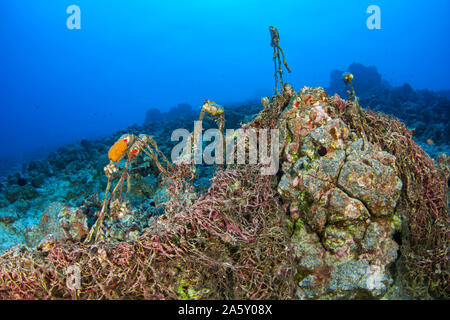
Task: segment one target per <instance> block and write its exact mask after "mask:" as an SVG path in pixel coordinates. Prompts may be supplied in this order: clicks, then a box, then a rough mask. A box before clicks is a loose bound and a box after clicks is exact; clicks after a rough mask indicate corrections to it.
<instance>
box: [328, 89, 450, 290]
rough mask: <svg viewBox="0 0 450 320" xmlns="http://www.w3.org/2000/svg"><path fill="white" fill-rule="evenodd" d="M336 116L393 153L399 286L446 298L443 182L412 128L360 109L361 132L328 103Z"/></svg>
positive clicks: (353, 118)
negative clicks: (396, 178)
mask: <svg viewBox="0 0 450 320" xmlns="http://www.w3.org/2000/svg"><path fill="white" fill-rule="evenodd" d="M330 102H331V103H332V104H334V105H335V106H336V107H337V108H336V109H337V110H338V112H339V113H340V114H339V116H340V117H341V118H342V119H343V120H344V121H345V122H346V123H347V124H348V125H349V126H350V127H351V128H352V130H354V131H356V132H358V134H359V135H360V136H363V134H364V133H365V134H366V135H367V139H368V140H369V141H370V142H371V143H374V144H378V145H380V146H381V147H382V149H383V150H385V151H387V152H389V153H391V154H393V155H395V157H396V159H397V160H396V166H397V168H398V170H399V173H400V177H401V179H402V182H403V189H402V194H401V196H400V200H399V204H398V206H397V210H398V211H399V212H400V213H401V214H402V216H403V219H405V221H404V222H403V224H402V225H403V230H402V246H401V253H402V261H401V267H402V268H403V270H402V271H401V272H400V274H401V275H402V278H401V282H402V286H403V288H404V289H405V290H406V292H407V293H408V294H410V295H412V296H416V297H420V298H429V297H438V298H441V297H448V295H449V265H448V256H449V252H448V248H449V232H448V226H449V225H450V220H449V216H448V186H447V179H448V177H446V176H445V173H444V171H443V170H441V169H440V168H439V167H438V166H436V164H435V163H434V162H433V160H432V159H431V158H430V157H429V156H428V155H427V154H426V153H425V151H423V150H422V148H420V147H419V146H418V145H417V144H416V143H415V142H414V140H413V130H410V129H408V128H407V127H406V126H405V124H404V123H403V122H401V121H400V120H398V119H397V118H395V117H392V116H388V115H386V114H383V113H376V112H373V111H371V110H366V109H361V116H362V117H363V120H364V121H363V123H364V131H365V132H361V128H360V127H358V126H356V125H355V123H358V122H357V118H358V117H359V116H360V115H358V114H357V113H356V112H354V111H353V110H352V108H348V107H346V106H349V104H348V103H346V102H344V101H343V100H341V99H339V97H334V98H333V100H331V101H330Z"/></svg>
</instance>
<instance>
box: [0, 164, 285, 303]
mask: <svg viewBox="0 0 450 320" xmlns="http://www.w3.org/2000/svg"><path fill="white" fill-rule="evenodd" d="M181 169H182V168H181ZM181 169H180V170H181ZM181 176H182V172H181V174H180V175H179V176H178V177H177V178H175V177H174V176H173V177H172V181H171V182H170V184H169V193H171V194H176V195H177V196H172V197H171V200H170V201H169V202H168V203H167V210H166V213H165V214H164V215H163V216H161V217H160V218H159V219H155V220H154V224H153V225H152V227H151V228H150V230H149V231H147V232H146V233H145V234H143V235H142V236H141V237H140V238H139V239H138V241H135V242H120V243H115V244H114V243H105V242H99V243H97V244H93V245H89V244H84V243H58V244H56V245H55V246H54V247H53V248H52V249H50V251H48V252H47V253H42V252H37V251H33V250H30V249H27V248H23V247H22V248H20V247H16V248H12V249H10V250H9V251H8V252H6V253H5V254H4V255H3V256H1V257H0V265H1V266H2V267H1V271H0V299H288V298H291V297H292V288H291V283H292V281H291V279H292V276H293V263H292V255H291V254H290V249H289V245H288V244H289V236H288V234H287V232H286V231H285V230H284V228H283V218H284V212H283V210H282V208H281V207H280V205H279V203H278V200H277V198H276V191H274V188H273V185H272V181H271V178H270V177H268V176H262V175H260V172H259V169H258V168H257V167H255V166H248V167H245V168H236V169H230V170H226V171H218V172H217V174H216V175H215V177H214V178H213V179H212V185H211V187H210V189H209V190H208V192H206V193H205V194H203V195H201V196H200V198H199V199H197V200H196V201H195V202H194V203H192V204H190V203H189V201H188V200H186V199H185V197H182V193H181V192H182V191H186V188H187V184H184V183H183V181H182V178H181ZM71 266H75V267H76V268H79V271H80V272H79V274H80V283H79V284H80V286H79V288H78V289H77V288H75V289H70V288H69V287H71V286H68V282H67V281H68V280H69V275H68V274H67V270H68V268H73V267H71ZM72 288H73V287H72Z"/></svg>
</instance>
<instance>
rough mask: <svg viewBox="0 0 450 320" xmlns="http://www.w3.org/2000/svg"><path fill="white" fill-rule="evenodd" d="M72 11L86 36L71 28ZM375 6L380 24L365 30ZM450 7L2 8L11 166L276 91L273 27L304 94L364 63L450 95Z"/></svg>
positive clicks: (94, 0)
mask: <svg viewBox="0 0 450 320" xmlns="http://www.w3.org/2000/svg"><path fill="white" fill-rule="evenodd" d="M71 5H76V6H77V7H78V8H79V9H80V29H69V28H68V26H67V20H68V19H70V17H71V15H72V12H69V13H67V9H68V7H69V6H71ZM371 5H376V6H378V7H379V9H380V21H381V29H369V28H368V27H367V20H368V19H369V18H370V16H371V14H370V13H367V9H368V7H369V6H371ZM449 9H450V2H448V1H447V0H435V1H419V0H413V1H410V0H409V1H406V0H405V1H403V0H398V1H382V0H370V1H366V0H351V1H333V0H321V1H298V0H297V1H295V0H294V1H266V0H262V1H257V0H250V1H246V0H242V1H208V0H204V1H185V0H183V1H181V0H180V1H176V0H174V1H148V0H147V1H144V0H133V1H124V0H121V1H104V0H70V1H66V0H60V1H53V0H23V1H20V2H19V1H13V0H5V1H1V2H0V44H1V50H0V110H1V117H0V143H1V146H2V148H0V158H1V159H3V160H2V161H3V162H4V165H6V163H7V161H12V162H8V165H9V164H11V165H13V164H14V163H19V162H20V161H22V160H23V159H25V158H26V157H27V155H28V157H31V158H33V157H39V156H41V155H44V154H46V152H48V151H49V150H53V149H54V148H56V147H57V146H59V145H63V144H66V143H70V142H75V141H79V140H81V139H84V138H88V139H89V138H95V137H102V136H106V135H109V134H111V133H112V132H114V131H116V130H118V129H123V128H125V127H127V126H129V125H131V124H133V123H138V124H140V123H142V122H143V120H144V117H145V113H146V111H147V110H148V109H149V108H157V109H160V110H162V111H167V110H169V108H170V107H172V106H175V105H177V104H178V103H189V104H191V105H193V106H194V107H196V106H200V105H201V103H202V102H203V101H204V100H205V99H214V100H215V101H218V102H220V103H222V104H227V103H233V102H239V101H243V100H246V99H259V98H260V97H261V96H265V95H271V94H272V93H273V86H274V85H273V82H274V80H273V62H272V47H270V36H269V30H268V26H270V25H273V26H276V27H277V28H278V30H279V32H280V39H281V40H280V46H281V47H282V48H283V50H284V52H285V55H286V61H287V63H288V64H289V67H290V68H291V70H292V73H290V74H285V80H287V81H288V82H290V83H292V84H293V85H294V87H296V89H299V87H302V86H304V85H308V86H322V87H327V86H328V85H329V78H330V72H331V71H332V70H334V69H341V70H345V69H346V68H347V66H348V65H350V64H351V63H352V62H359V63H362V64H364V65H373V66H376V67H377V68H378V71H379V72H380V74H381V75H382V76H383V79H384V80H386V81H388V82H389V83H390V84H391V85H393V86H397V85H402V84H403V83H405V82H407V83H409V84H410V85H411V87H412V88H414V89H425V88H426V89H430V90H448V89H450V78H449V77H448V74H449V72H450V62H449V59H448V57H449V56H450V44H449V42H448V39H449V35H450V28H449V24H450V22H449V19H448V14H449V12H450V10H449ZM8 159H9V160H8ZM11 159H13V160H11ZM27 159H28V158H27Z"/></svg>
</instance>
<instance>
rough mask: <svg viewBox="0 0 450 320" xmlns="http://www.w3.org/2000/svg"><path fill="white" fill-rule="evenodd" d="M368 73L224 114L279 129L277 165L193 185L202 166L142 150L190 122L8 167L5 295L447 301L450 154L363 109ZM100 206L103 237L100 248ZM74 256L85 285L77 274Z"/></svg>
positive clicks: (211, 176)
mask: <svg viewBox="0 0 450 320" xmlns="http://www.w3.org/2000/svg"><path fill="white" fill-rule="evenodd" d="M357 79H358V77H357V76H355V88H354V89H352V95H351V96H350V97H351V101H346V100H343V99H341V98H340V96H339V95H334V96H327V95H326V93H325V91H324V90H323V89H322V88H309V87H304V88H302V89H301V90H299V91H294V90H293V88H292V86H290V85H288V84H285V86H284V89H285V90H283V92H282V93H280V94H277V95H275V96H273V97H272V98H271V99H270V98H268V97H267V98H264V99H263V107H264V108H263V110H261V111H260V112H259V113H258V114H256V115H254V113H256V112H257V111H256V112H255V110H258V108H259V109H260V108H261V107H260V106H258V108H257V107H255V108H248V109H249V110H247V111H248V114H242V113H239V112H238V111H237V110H235V109H231V110H225V113H226V115H227V124H229V125H230V123H231V125H239V126H240V122H245V123H243V124H242V127H243V128H254V129H256V130H257V132H258V134H259V131H258V130H259V129H269V128H272V129H279V131H280V146H279V147H280V155H281V156H280V171H279V173H278V174H277V175H273V176H265V175H261V174H260V170H259V169H260V168H259V167H258V166H256V165H230V166H228V167H227V168H223V169H219V168H215V171H214V170H213V169H212V168H206V167H204V166H198V179H197V180H195V181H191V178H192V170H191V169H192V168H191V167H190V166H189V165H185V164H177V165H173V166H171V167H170V170H161V168H162V167H161V164H160V165H158V162H157V161H155V157H154V154H153V153H152V151H151V150H147V151H148V154H147V153H145V152H144V154H141V155H142V156H139V157H138V156H137V155H138V154H140V151H142V150H143V147H144V146H149V144H148V143H147V138H145V137H146V135H149V134H150V132H152V133H151V135H152V136H154V138H155V141H153V142H154V144H153V143H151V145H152V146H153V148H154V149H155V150H156V152H157V153H158V155H160V156H161V158H163V156H164V155H167V154H168V153H169V151H170V147H171V145H170V144H169V143H168V142H167V141H164V139H163V138H162V137H168V136H170V133H171V131H172V130H173V129H176V128H179V127H180V126H183V125H184V124H185V125H186V128H191V129H192V122H191V121H190V120H181V119H180V120H177V121H167V122H165V123H164V124H163V125H161V126H158V125H154V124H145V125H143V126H137V125H136V126H132V127H130V128H128V129H127V130H126V131H121V132H117V133H116V134H114V135H113V136H112V137H109V138H107V139H104V140H102V141H101V142H97V143H94V142H87V141H84V142H82V143H79V144H75V145H71V146H67V147H65V148H63V149H62V150H59V151H58V152H57V153H54V154H52V155H51V156H50V157H49V158H48V160H46V161H40V162H35V163H32V164H30V165H29V166H28V168H26V169H25V170H23V171H22V172H21V173H20V174H19V175H10V176H9V178H8V179H7V180H6V181H4V182H3V183H2V190H1V192H0V194H1V197H0V204H1V208H0V232H1V233H0V235H1V237H2V238H1V239H0V240H1V241H2V245H3V247H2V249H4V250H5V252H4V253H3V255H2V256H0V264H1V266H2V267H1V269H0V298H3V299H6V298H15V299H70V298H72V299H373V298H375V299H379V298H383V297H384V298H398V296H396V295H395V293H394V292H400V294H401V295H408V297H415V298H448V296H449V292H448V281H449V272H448V270H449V267H448V242H449V234H448V226H449V217H448V189H449V185H448V184H449V182H448V181H449V177H450V174H449V172H450V169H449V160H448V155H445V154H443V155H440V156H439V157H438V159H437V162H434V161H433V160H432V159H431V158H430V157H429V156H428V155H427V154H426V153H425V152H424V151H423V150H422V148H420V146H418V145H417V144H416V143H415V142H414V139H413V131H412V130H410V129H408V128H407V127H406V126H405V124H403V123H402V122H401V121H399V120H398V119H396V118H394V117H392V116H388V115H385V114H382V113H376V112H374V111H372V110H368V109H364V108H360V107H359V102H358V99H357V97H356V94H355V92H354V91H355V89H356V90H357V88H358V87H357V86H356V83H357V82H356V81H357ZM352 80H353V79H352ZM349 83H350V80H349ZM360 101H362V100H360ZM240 109H241V110H245V108H240ZM205 125H206V127H207V126H209V127H212V126H215V123H214V122H213V121H209V123H208V122H207V121H206V120H205ZM152 130H153V131H152ZM139 134H143V135H139ZM127 137H134V140H133V141H134V142H133V143H132V142H131V140H128V138H127ZM124 139H127V141H124V142H125V143H126V144H127V148H126V150H125V151H124V148H122V149H121V148H120V146H119V147H118V148H117V149H116V148H115V147H113V149H114V150H113V152H111V155H110V157H109V158H110V159H109V161H110V162H109V164H108V150H110V147H111V146H114V145H115V143H117V141H120V140H124ZM135 143H137V144H135ZM156 145H157V146H158V147H156ZM133 150H137V151H136V153H134V152H133ZM116 151H117V152H116ZM159 151H161V153H159ZM122 159H123V160H122ZM120 160H122V161H120ZM105 165H106V167H105V171H104V166H105ZM43 172H46V174H44V173H43ZM104 173H106V176H105V174H104ZM41 175H43V179H40V178H39V179H38V180H37V181H36V182H35V183H34V184H33V183H32V181H33V180H34V179H36V178H38V177H39V176H41ZM115 177H119V180H118V182H117V183H116V186H115V190H118V191H117V192H116V193H115V192H112V193H109V188H108V186H109V185H110V184H111V183H112V180H113V179H115ZM125 181H126V191H125V190H123V191H122V190H121V188H122V186H123V185H124V182H125ZM105 187H106V188H105ZM105 189H106V190H105ZM100 199H105V200H104V201H103V202H102V201H101V200H100ZM102 212H103V213H105V214H104V221H103V226H102V230H103V235H104V236H103V237H99V238H98V239H96V240H97V241H94V243H92V242H91V243H88V242H89V241H85V240H86V237H87V235H88V231H89V230H94V229H93V228H92V227H93V226H95V225H96V222H98V221H99V220H100V219H99V216H100V215H99V213H102ZM25 235H26V236H25ZM3 241H4V242H3ZM20 243H21V244H26V245H27V246H24V245H18V246H15V247H13V248H11V246H13V245H16V244H20ZM72 266H77V267H78V268H79V269H80V276H81V282H80V288H78V289H73V288H72V289H71V288H69V287H68V286H67V284H66V281H67V280H68V274H67V269H68V268H69V267H72Z"/></svg>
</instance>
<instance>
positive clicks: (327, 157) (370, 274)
mask: <svg viewBox="0 0 450 320" xmlns="http://www.w3.org/2000/svg"><path fill="white" fill-rule="evenodd" d="M323 96H324V91H323V89H321V88H308V87H305V88H303V89H302V90H300V91H299V92H298V93H297V94H296V95H295V96H293V98H292V99H291V103H290V104H289V105H288V107H287V108H286V109H285V110H284V112H283V114H282V115H281V116H280V119H279V127H280V129H281V139H280V140H281V141H284V142H285V144H284V145H283V146H282V150H281V154H283V156H284V158H283V159H282V170H283V175H282V177H281V180H280V182H279V184H278V191H279V193H280V195H281V196H282V199H283V201H284V202H285V203H286V204H287V206H288V207H289V208H296V209H295V210H299V211H301V212H303V214H302V215H301V217H300V218H299V220H297V221H296V223H295V225H294V227H293V237H292V240H293V244H294V246H295V247H296V256H297V263H298V274H297V276H296V285H297V291H296V295H297V297H299V298H331V297H332V298H364V297H380V296H382V295H383V294H385V293H386V291H387V289H388V287H389V285H390V284H391V283H392V277H391V274H390V271H389V266H390V265H391V264H392V263H393V262H394V261H395V259H396V257H397V250H398V245H397V244H396V243H395V242H394V241H393V240H392V235H393V232H394V230H395V229H394V226H393V225H392V223H391V222H390V219H392V217H393V216H394V215H395V207H396V204H397V201H398V199H399V196H400V192H401V189H402V182H401V180H400V178H399V177H398V174H397V170H396V168H395V160H396V159H395V157H394V156H393V155H391V154H389V153H387V152H384V151H381V150H380V149H379V148H378V147H377V146H375V145H373V144H370V143H363V141H362V139H361V138H358V137H357V136H356V135H354V134H352V133H351V129H350V128H349V127H348V126H347V125H346V124H345V123H344V122H343V121H342V120H341V119H340V118H338V117H337V116H335V115H336V114H337V112H338V111H337V110H335V108H334V106H333V105H332V104H331V103H330V102H329V101H328V100H325V99H323V98H322V97H323ZM330 100H331V99H330ZM297 102H300V103H297ZM295 210H294V211H295ZM300 238H306V239H309V240H307V241H305V240H304V239H300Z"/></svg>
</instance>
